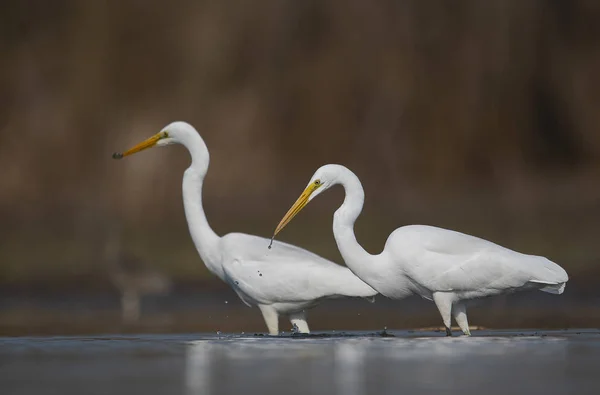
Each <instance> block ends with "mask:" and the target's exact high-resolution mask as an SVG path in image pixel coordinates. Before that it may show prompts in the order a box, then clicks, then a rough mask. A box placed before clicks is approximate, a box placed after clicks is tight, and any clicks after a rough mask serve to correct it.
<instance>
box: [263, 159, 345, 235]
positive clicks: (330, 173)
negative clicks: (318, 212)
mask: <svg viewBox="0 0 600 395" xmlns="http://www.w3.org/2000/svg"><path fill="white" fill-rule="evenodd" d="M342 169H344V167H343V166H340V165H324V166H321V167H320V168H319V169H318V170H317V171H316V172H315V174H313V176H312V177H311V178H310V181H309V182H308V185H307V186H306V189H304V192H302V194H301V195H300V197H299V198H298V200H296V202H295V203H294V204H293V205H292V207H291V208H290V209H289V210H288V212H287V213H286V214H285V216H284V217H283V219H282V220H281V222H279V225H277V228H276V229H275V232H274V233H273V238H275V236H277V234H278V233H279V232H281V230H282V229H283V228H285V226H286V225H287V224H288V223H289V222H290V221H291V220H292V219H293V218H294V217H295V216H296V215H297V214H298V213H299V212H300V211H301V210H302V209H303V208H304V206H306V205H307V204H308V202H310V201H311V200H313V199H314V198H315V197H317V196H318V195H320V194H321V193H323V192H325V191H326V190H327V189H329V188H331V187H332V186H334V185H335V184H337V183H338V180H339V177H340V174H341V172H342Z"/></svg>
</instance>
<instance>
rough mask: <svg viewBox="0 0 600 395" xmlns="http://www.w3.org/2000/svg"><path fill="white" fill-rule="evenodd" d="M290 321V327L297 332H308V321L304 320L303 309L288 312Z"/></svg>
mask: <svg viewBox="0 0 600 395" xmlns="http://www.w3.org/2000/svg"><path fill="white" fill-rule="evenodd" d="M290 322H291V323H292V327H294V328H296V332H297V333H310V329H308V323H307V322H306V313H305V312H304V311H300V312H298V313H293V314H290Z"/></svg>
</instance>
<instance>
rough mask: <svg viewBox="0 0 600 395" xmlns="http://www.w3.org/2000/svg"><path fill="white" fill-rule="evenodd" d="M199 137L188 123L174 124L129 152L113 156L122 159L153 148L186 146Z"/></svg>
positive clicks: (116, 153)
mask: <svg viewBox="0 0 600 395" xmlns="http://www.w3.org/2000/svg"><path fill="white" fill-rule="evenodd" d="M197 136H198V132H197V131H196V129H195V128H194V127H193V126H192V125H190V124H189V123H187V122H173V123H170V124H169V125H167V126H165V127H164V128H163V129H162V130H161V131H160V132H158V133H157V134H155V135H154V136H152V137H150V138H149V139H147V140H144V141H142V142H141V143H139V144H137V145H135V146H133V147H131V148H130V149H128V150H127V151H125V152H123V153H120V152H115V153H114V154H113V158H114V159H121V158H123V157H125V156H128V155H132V154H135V153H137V152H140V151H143V150H145V149H147V148H152V147H164V146H167V145H171V144H184V145H185V143H186V142H187V141H190V139H193V138H194V137H197Z"/></svg>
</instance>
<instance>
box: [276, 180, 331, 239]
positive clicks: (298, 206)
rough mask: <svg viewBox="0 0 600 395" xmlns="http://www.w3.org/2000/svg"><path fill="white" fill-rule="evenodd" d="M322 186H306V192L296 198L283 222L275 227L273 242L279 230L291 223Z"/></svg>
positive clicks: (312, 184)
mask: <svg viewBox="0 0 600 395" xmlns="http://www.w3.org/2000/svg"><path fill="white" fill-rule="evenodd" d="M320 186H321V184H314V183H311V184H310V185H309V186H307V187H306V189H305V190H304V192H302V195H300V197H299V198H298V200H296V202H295V203H294V205H293V206H292V207H291V208H290V209H289V210H288V212H287V213H286V214H285V215H284V216H283V219H282V220H281V222H279V225H277V228H276V229H275V232H274V233H273V237H272V238H271V244H272V243H273V239H275V236H277V234H278V233H279V232H281V230H282V229H283V228H285V226H286V225H287V224H289V223H290V221H291V220H292V219H293V218H294V217H295V216H296V214H298V213H299V212H300V210H302V209H303V208H304V206H306V205H307V204H308V198H309V197H310V195H312V193H313V192H314V191H316V190H317V189H318V188H319V187H320ZM269 248H271V246H269Z"/></svg>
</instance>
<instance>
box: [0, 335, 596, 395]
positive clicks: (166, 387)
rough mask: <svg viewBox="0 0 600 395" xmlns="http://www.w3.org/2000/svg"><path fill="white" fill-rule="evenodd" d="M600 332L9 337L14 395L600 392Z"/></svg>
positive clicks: (3, 366)
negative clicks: (444, 334) (470, 335)
mask: <svg viewBox="0 0 600 395" xmlns="http://www.w3.org/2000/svg"><path fill="white" fill-rule="evenodd" d="M599 363H600V331H597V330H569V331H546V332H542V331H477V332H476V333H475V336H473V337H471V338H466V337H453V338H445V337H443V336H442V334H441V333H439V332H422V331H391V332H387V333H383V334H382V333H370V332H364V333H359V332H348V333H336V332H326V333H317V334H315V335H312V336H307V337H294V336H283V337H269V336H262V335H260V336H257V335H254V334H250V335H230V334H229V335H217V334H189V335H139V336H135V335H128V336H93V337H86V336H72V337H71V336H69V337H15V338H8V337H5V338H0V386H1V388H2V393H3V394H65V395H66V394H132V393H135V394H189V395H191V394H241V393H244V394H267V393H276V394H282V393H285V394H286V395H291V394H308V393H310V394H353V395H362V394H378V395H383V394H399V393H404V394H430V393H434V392H436V393H438V392H441V393H444V394H462V395H466V394H481V393H485V394H486V395H490V394H503V395H506V394H507V393H508V394H510V393H528V394H537V393H544V394H566V393H577V394H598V393H600V375H599V374H598V369H597V367H598V364H599Z"/></svg>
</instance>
